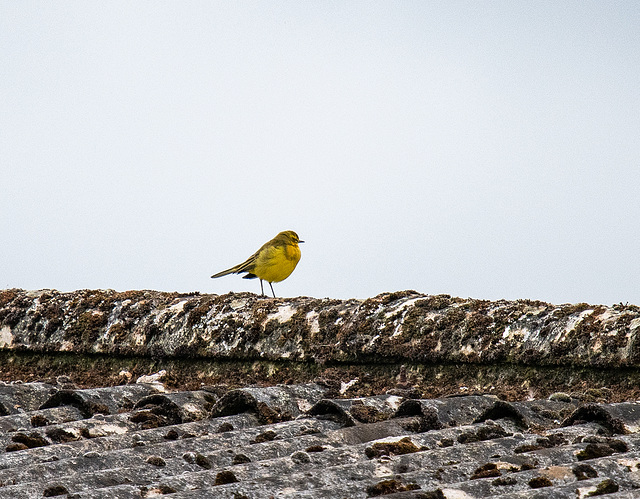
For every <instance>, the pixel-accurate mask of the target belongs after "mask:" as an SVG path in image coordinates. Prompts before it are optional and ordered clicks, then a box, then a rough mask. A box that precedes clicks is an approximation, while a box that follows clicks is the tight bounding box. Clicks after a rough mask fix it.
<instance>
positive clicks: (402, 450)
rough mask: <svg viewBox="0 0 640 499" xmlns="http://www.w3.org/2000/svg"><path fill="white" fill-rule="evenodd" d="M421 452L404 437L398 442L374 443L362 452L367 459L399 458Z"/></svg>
mask: <svg viewBox="0 0 640 499" xmlns="http://www.w3.org/2000/svg"><path fill="white" fill-rule="evenodd" d="M420 450H422V449H421V448H420V447H418V446H417V445H416V444H414V443H413V442H412V441H411V439H410V438H409V437H404V438H403V439H402V440H400V441H398V442H376V443H375V444H373V445H372V446H371V447H367V448H366V449H365V450H364V452H365V454H366V455H367V457H368V458H369V459H373V458H374V457H380V456H399V455H402V454H411V453H414V452H419V451H420Z"/></svg>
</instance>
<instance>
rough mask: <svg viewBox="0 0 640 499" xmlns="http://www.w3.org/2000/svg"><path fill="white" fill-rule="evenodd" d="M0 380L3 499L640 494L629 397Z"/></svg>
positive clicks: (638, 436) (639, 419)
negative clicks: (367, 393) (435, 395)
mask: <svg viewBox="0 0 640 499" xmlns="http://www.w3.org/2000/svg"><path fill="white" fill-rule="evenodd" d="M163 390H164V387H163V386H162V385H161V384H160V383H157V382H156V383H152V384H135V383H134V384H129V385H123V386H114V387H105V388H94V389H77V388H76V387H74V386H73V385H72V384H71V383H70V380H69V379H67V378H65V377H60V378H59V379H58V381H57V383H50V384H46V383H20V382H16V383H5V384H2V385H0V414H2V416H1V417H0V439H1V446H2V450H3V452H2V454H0V498H15V499H17V498H33V497H43V496H44V497H52V496H63V497H65V496H66V497H70V498H72V497H73V498H95V499H97V498H129V497H152V496H158V495H169V497H173V498H208V497H211V498H236V499H237V498H242V497H248V498H268V497H271V496H273V497H282V498H303V497H308V498H340V497H346V498H360V497H363V498H364V497H374V496H378V495H386V497H394V498H408V497H411V498H418V497H421V498H431V499H433V498H443V497H445V498H468V497H505V498H507V497H508V498H518V497H522V498H525V497H526V498H561V497H570V498H575V497H589V496H590V494H591V495H592V496H593V494H607V497H612V498H613V497H615V498H630V497H640V433H639V428H640V404H638V403H636V402H623V403H616V404H606V403H584V402H581V401H579V400H576V399H575V398H572V397H571V396H569V395H567V394H563V393H557V394H554V395H553V396H552V397H550V399H543V400H531V401H522V402H505V401H502V400H498V399H497V397H495V396H487V395H467V396H455V397H446V398H440V399H410V398H403V397H400V396H397V395H389V394H385V395H378V396H372V397H362V398H353V399H331V398H326V397H325V395H326V394H327V393H328V391H327V388H326V387H324V386H322V385H320V384H313V383H312V384H303V385H278V386H272V387H247V388H242V389H234V390H225V389H224V388H222V387H202V389H201V390H195V391H173V392H172V391H163Z"/></svg>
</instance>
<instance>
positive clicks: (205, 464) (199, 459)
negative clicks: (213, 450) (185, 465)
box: [195, 453, 213, 470]
mask: <svg viewBox="0 0 640 499" xmlns="http://www.w3.org/2000/svg"><path fill="white" fill-rule="evenodd" d="M195 463H196V464H197V465H198V466H200V467H201V468H203V469H205V470H210V469H211V468H212V467H213V465H212V464H211V461H210V460H209V458H208V457H206V456H204V455H203V454H200V453H198V454H196V458H195Z"/></svg>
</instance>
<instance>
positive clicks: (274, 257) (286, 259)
mask: <svg viewBox="0 0 640 499" xmlns="http://www.w3.org/2000/svg"><path fill="white" fill-rule="evenodd" d="M303 242H304V241H301V240H300V238H299V237H298V234H296V233H295V232H293V231H292V230H285V231H284V232H280V234H278V235H277V236H276V237H274V238H273V239H272V240H271V241H269V242H266V243H264V244H263V245H262V246H261V247H260V249H259V250H258V251H256V252H255V253H254V254H253V255H251V256H250V257H249V258H248V259H247V261H245V262H243V263H240V264H238V265H236V266H235V267H231V268H230V269H227V270H223V271H222V272H218V273H217V274H214V275H212V276H211V278H212V279H213V278H216V277H222V276H223V275H228V274H242V273H244V272H246V273H247V275H245V276H243V277H242V278H243V279H255V278H256V277H257V278H258V279H260V292H261V294H262V296H264V288H263V287H262V281H263V280H265V281H267V282H268V283H269V286H271V292H272V293H273V297H274V298H275V297H276V294H275V292H274V291H273V286H272V285H271V283H272V282H280V281H284V280H285V279H286V278H287V277H289V276H290V275H291V272H293V269H295V268H296V265H298V262H299V261H300V247H299V246H298V243H303Z"/></svg>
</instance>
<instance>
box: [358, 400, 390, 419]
mask: <svg viewBox="0 0 640 499" xmlns="http://www.w3.org/2000/svg"><path fill="white" fill-rule="evenodd" d="M349 412H350V413H351V415H352V416H353V417H354V418H355V419H357V420H358V421H360V422H361V423H375V422H377V421H384V420H386V419H389V417H391V414H388V413H384V412H381V411H379V410H378V409H376V408H375V407H372V406H370V405H364V404H354V405H352V406H351V409H350V410H349Z"/></svg>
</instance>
